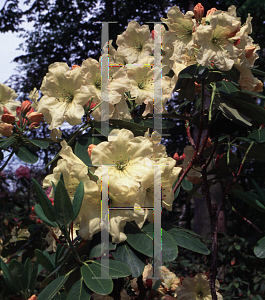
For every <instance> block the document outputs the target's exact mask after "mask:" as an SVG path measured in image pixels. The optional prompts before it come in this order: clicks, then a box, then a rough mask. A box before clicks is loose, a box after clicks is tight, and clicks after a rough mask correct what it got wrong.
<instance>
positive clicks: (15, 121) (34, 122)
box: [0, 100, 43, 137]
mask: <svg viewBox="0 0 265 300" xmlns="http://www.w3.org/2000/svg"><path fill="white" fill-rule="evenodd" d="M42 119H43V114H41V113H37V112H36V111H35V110H34V108H33V107H31V102H30V101H29V100H26V101H23V102H22V104H21V106H20V107H17V108H16V116H14V115H13V114H12V113H11V112H10V111H9V110H8V109H6V108H5V107H4V114H3V115H2V117H1V121H2V122H3V123H0V133H1V134H2V135H3V136H7V137H8V136H11V135H12V134H13V132H14V130H13V129H14V126H17V127H18V128H22V131H23V130H24V129H25V128H26V126H27V125H28V129H29V130H33V129H35V128H37V127H39V125H40V122H41V120H42ZM16 131H17V132H21V129H20V130H19V129H18V130H16Z"/></svg>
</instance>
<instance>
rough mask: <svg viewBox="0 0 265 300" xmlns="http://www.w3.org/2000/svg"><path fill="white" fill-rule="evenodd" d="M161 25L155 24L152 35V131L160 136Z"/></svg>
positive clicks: (161, 109) (161, 108)
mask: <svg viewBox="0 0 265 300" xmlns="http://www.w3.org/2000/svg"><path fill="white" fill-rule="evenodd" d="M161 26H162V25H161V23H160V22H155V23H154V28H155V34H154V131H157V132H158V133H159V134H161V135H162V111H163V107H162V64H161V60H162V56H161V43H162V38H161Z"/></svg>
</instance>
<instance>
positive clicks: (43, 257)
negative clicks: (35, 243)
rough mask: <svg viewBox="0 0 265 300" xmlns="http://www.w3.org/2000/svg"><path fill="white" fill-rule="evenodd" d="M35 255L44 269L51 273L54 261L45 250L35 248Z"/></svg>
mask: <svg viewBox="0 0 265 300" xmlns="http://www.w3.org/2000/svg"><path fill="white" fill-rule="evenodd" d="M35 255H36V257H37V259H38V261H39V263H40V264H41V265H42V266H43V268H44V269H46V270H47V271H49V272H50V273H52V272H53V271H54V269H55V265H54V262H53V260H52V258H51V256H50V255H49V253H48V252H46V251H43V252H42V251H40V250H39V249H35Z"/></svg>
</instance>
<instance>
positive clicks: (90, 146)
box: [87, 144, 96, 157]
mask: <svg viewBox="0 0 265 300" xmlns="http://www.w3.org/2000/svg"><path fill="white" fill-rule="evenodd" d="M95 147H96V145H94V144H91V145H89V146H88V148H87V153H88V155H89V157H91V153H92V150H93V149H94V148H95Z"/></svg>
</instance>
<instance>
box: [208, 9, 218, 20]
mask: <svg viewBox="0 0 265 300" xmlns="http://www.w3.org/2000/svg"><path fill="white" fill-rule="evenodd" d="M216 11H217V9H216V8H215V7H213V8H211V9H209V10H208V11H207V14H206V18H205V21H206V22H210V20H211V18H212V15H213V14H214V13H215V12H216Z"/></svg>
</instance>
